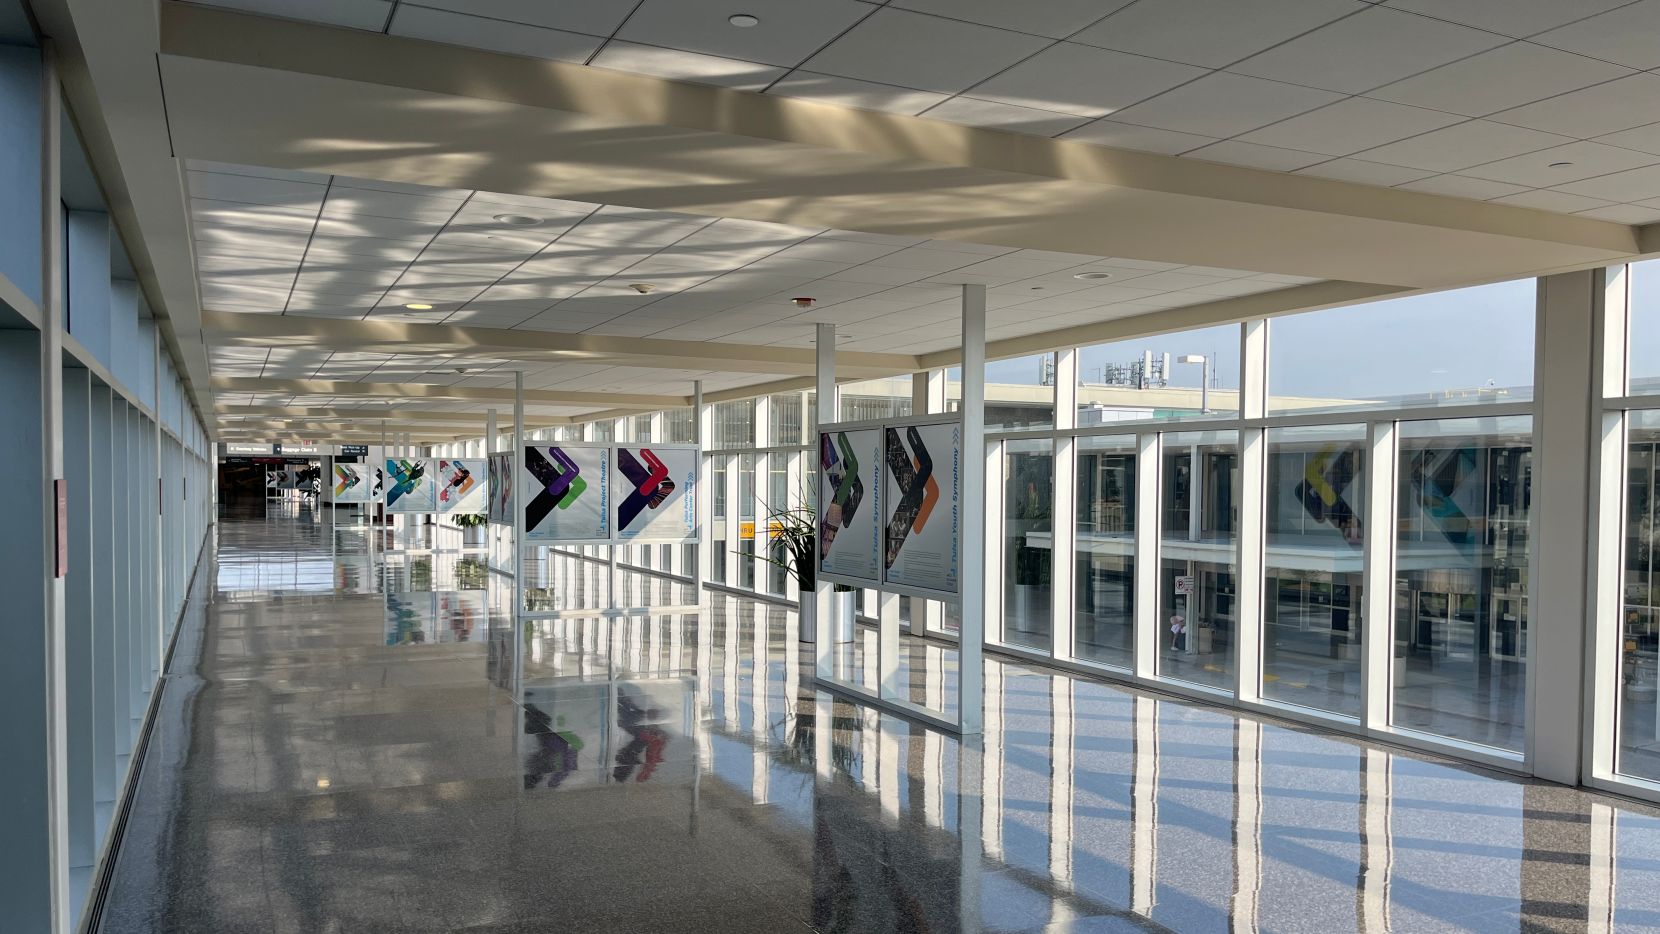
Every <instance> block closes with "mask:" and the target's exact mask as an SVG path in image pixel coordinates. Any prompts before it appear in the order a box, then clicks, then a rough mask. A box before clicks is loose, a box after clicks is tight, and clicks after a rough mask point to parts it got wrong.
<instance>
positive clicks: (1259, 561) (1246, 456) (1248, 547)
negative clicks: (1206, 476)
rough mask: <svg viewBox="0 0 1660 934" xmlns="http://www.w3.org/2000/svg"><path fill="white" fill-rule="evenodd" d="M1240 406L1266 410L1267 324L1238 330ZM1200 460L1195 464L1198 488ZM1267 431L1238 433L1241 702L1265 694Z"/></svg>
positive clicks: (1252, 414)
mask: <svg viewBox="0 0 1660 934" xmlns="http://www.w3.org/2000/svg"><path fill="white" fill-rule="evenodd" d="M1240 330H1241V333H1240V360H1241V365H1242V372H1241V374H1240V393H1239V403H1240V405H1239V409H1240V415H1241V417H1243V418H1245V419H1260V418H1262V417H1263V416H1264V415H1266V414H1267V402H1268V398H1267V384H1268V322H1267V321H1266V320H1264V319H1257V320H1255V321H1247V322H1245V325H1244V326H1243V327H1242V328H1241V329H1240ZM1199 470H1200V468H1199V461H1198V460H1197V459H1195V460H1194V462H1193V471H1194V472H1193V476H1194V478H1195V483H1194V486H1196V487H1197V486H1199V483H1198V482H1197V478H1198V477H1199V476H1200V472H1199ZM1267 499H1268V435H1267V431H1266V430H1265V429H1263V428H1245V429H1242V430H1241V431H1240V433H1239V494H1238V498H1237V499H1236V502H1238V503H1239V528H1238V535H1239V557H1238V562H1239V563H1238V569H1239V573H1238V575H1237V576H1236V578H1235V580H1236V582H1237V583H1236V585H1235V586H1236V591H1235V593H1236V595H1237V597H1238V601H1239V603H1238V606H1237V607H1236V608H1235V613H1234V621H1235V622H1234V694H1235V696H1236V697H1238V698H1239V699H1240V700H1242V701H1247V702H1249V701H1255V700H1257V699H1258V698H1260V697H1261V695H1262V620H1263V614H1262V601H1263V587H1264V582H1263V581H1264V571H1263V568H1264V563H1265V556H1264V551H1263V549H1264V543H1265V541H1266V539H1265V535H1266V528H1267V505H1266V502H1267Z"/></svg>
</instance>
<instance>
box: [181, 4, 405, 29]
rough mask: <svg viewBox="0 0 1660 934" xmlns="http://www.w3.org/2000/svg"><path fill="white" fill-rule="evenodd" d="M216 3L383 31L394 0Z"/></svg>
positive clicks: (257, 11)
mask: <svg viewBox="0 0 1660 934" xmlns="http://www.w3.org/2000/svg"><path fill="white" fill-rule="evenodd" d="M208 2H209V3H211V4H212V5H213V6H217V7H224V8H225V9H228V10H241V11H243V12H245V13H259V14H261V15H264V16H282V17H286V18H288V19H303V20H309V21H311V22H315V23H328V24H330V25H333V26H350V27H351V28H353V29H372V30H374V31H375V32H380V31H381V30H382V29H384V28H385V27H386V17H387V15H388V14H390V13H391V12H392V3H391V0H208Z"/></svg>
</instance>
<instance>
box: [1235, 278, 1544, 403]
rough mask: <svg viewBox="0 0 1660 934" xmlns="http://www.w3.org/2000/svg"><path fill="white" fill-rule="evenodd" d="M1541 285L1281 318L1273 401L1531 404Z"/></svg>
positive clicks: (1274, 331) (1485, 288)
mask: <svg viewBox="0 0 1660 934" xmlns="http://www.w3.org/2000/svg"><path fill="white" fill-rule="evenodd" d="M1537 291H1538V287H1537V284H1536V280H1533V279H1519V280H1516V281H1514V282H1499V283H1495V284H1493V285H1482V286H1476V287H1474V288H1469V289H1455V290H1452V291H1448V292H1435V293H1431V294H1428V295H1414V296H1411V297H1409V298H1396V299H1389V300H1387V301H1381V302H1372V303H1370V304H1366V305H1357V306H1354V307H1350V308H1334V309H1330V310H1327V311H1315V312H1309V313H1308V314H1301V315H1287V316H1285V317H1283V318H1275V319H1273V321H1272V322H1270V324H1269V329H1270V334H1271V336H1272V339H1271V340H1270V341H1269V343H1268V347H1269V351H1268V354H1269V356H1268V391H1269V400H1268V408H1269V410H1270V411H1273V412H1320V411H1336V410H1349V409H1375V408H1399V407H1402V406H1437V405H1469V404H1471V403H1477V402H1526V401H1527V400H1529V399H1531V398H1533V316H1534V306H1535V305H1536V304H1537V297H1536V293H1537Z"/></svg>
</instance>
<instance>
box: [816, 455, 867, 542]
mask: <svg viewBox="0 0 1660 934" xmlns="http://www.w3.org/2000/svg"><path fill="white" fill-rule="evenodd" d="M838 449H839V450H840V451H841V454H840V456H839V457H838V456H837V453H836V452H837V450H838ZM819 457H820V459H821V460H822V461H823V462H824V474H825V476H826V477H827V478H828V479H829V482H830V483H831V485H833V486H834V487H835V492H834V493H833V494H832V495H831V497H830V504H829V506H828V507H826V508H825V510H824V516H823V517H822V518H821V519H820V520H819V534H818V556H819V560H820V561H822V560H824V559H825V558H826V557H827V556H828V555H829V554H830V544H831V542H834V541H835V540H836V532H837V531H838V530H840V529H845V528H847V527H848V526H849V525H850V524H852V522H853V518H854V517H855V516H857V515H858V513H859V503H860V502H862V501H863V500H864V495H865V484H864V480H863V478H861V477H860V476H859V459H858V458H857V457H855V456H853V445H852V443H851V442H849V441H848V440H847V432H845V431H838V432H836V434H835V441H834V442H832V441H831V436H830V435H829V434H823V435H820V436H819Z"/></svg>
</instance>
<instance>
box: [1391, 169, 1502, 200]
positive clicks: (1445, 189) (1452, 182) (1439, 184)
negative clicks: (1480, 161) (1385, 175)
mask: <svg viewBox="0 0 1660 934" xmlns="http://www.w3.org/2000/svg"><path fill="white" fill-rule="evenodd" d="M1395 187H1396V188H1404V189H1406V190H1408V191H1422V192H1426V193H1428V194H1432V195H1449V196H1451V197H1454V198H1473V199H1475V200H1477V201H1488V200H1491V199H1493V198H1501V197H1503V196H1505V195H1516V194H1521V193H1522V192H1524V191H1526V190H1527V187H1526V186H1524V185H1510V184H1507V183H1505V182H1494V181H1489V180H1487V179H1485V178H1465V177H1464V176H1462V175H1436V176H1433V177H1431V178H1425V179H1420V180H1418V181H1415V182H1407V183H1406V184H1404V185H1396V186H1395Z"/></svg>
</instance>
